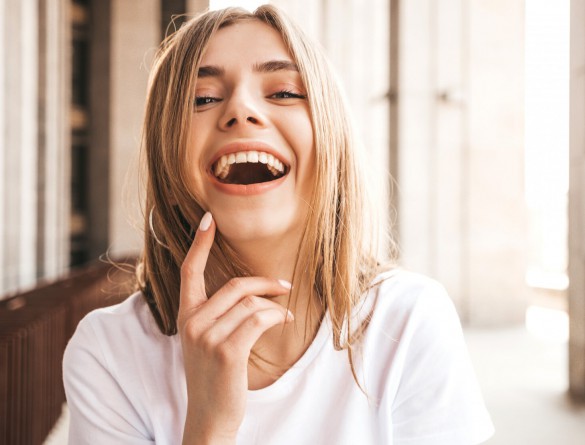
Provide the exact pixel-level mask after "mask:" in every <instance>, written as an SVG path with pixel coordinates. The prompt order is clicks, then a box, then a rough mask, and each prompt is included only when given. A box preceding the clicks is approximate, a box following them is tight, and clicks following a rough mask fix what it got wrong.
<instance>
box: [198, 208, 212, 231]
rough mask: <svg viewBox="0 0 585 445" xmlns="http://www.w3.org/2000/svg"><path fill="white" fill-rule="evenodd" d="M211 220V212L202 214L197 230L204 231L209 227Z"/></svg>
mask: <svg viewBox="0 0 585 445" xmlns="http://www.w3.org/2000/svg"><path fill="white" fill-rule="evenodd" d="M211 221H213V217H212V216H211V213H209V212H207V213H206V214H205V215H203V218H201V222H200V223H199V230H201V231H202V232H205V231H206V230H207V229H209V226H210V225H211Z"/></svg>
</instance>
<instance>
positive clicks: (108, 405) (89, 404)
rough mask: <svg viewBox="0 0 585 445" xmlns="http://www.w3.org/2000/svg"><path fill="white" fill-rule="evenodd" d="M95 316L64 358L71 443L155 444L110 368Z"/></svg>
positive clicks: (80, 330)
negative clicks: (95, 330) (94, 324)
mask: <svg viewBox="0 0 585 445" xmlns="http://www.w3.org/2000/svg"><path fill="white" fill-rule="evenodd" d="M91 316H92V314H90V315H89V316H88V317H86V318H84V319H83V320H82V321H81V323H80V324H79V326H78V327H77V330H76V332H75V334H74V336H73V338H72V339H71V340H70V341H69V344H68V345H67V348H66V350H65V355H64V358H63V381H64V385H65V393H66V396H67V404H68V407H69V411H70V427H69V443H70V444H75V445H84V444H128V445H146V444H154V440H152V439H151V438H149V434H148V432H147V430H146V428H145V426H144V422H143V421H142V419H141V417H140V415H139V414H138V413H137V411H136V409H135V407H134V406H133V405H132V403H131V402H130V401H129V400H128V398H127V396H126V394H125V393H124V389H123V388H122V387H121V386H120V384H119V383H118V381H117V379H116V378H115V376H114V375H113V374H112V372H111V370H110V369H109V367H108V364H107V360H106V358H105V356H104V353H103V350H102V348H101V347H100V343H99V340H98V338H97V336H96V335H95V332H94V330H93V327H92V324H91Z"/></svg>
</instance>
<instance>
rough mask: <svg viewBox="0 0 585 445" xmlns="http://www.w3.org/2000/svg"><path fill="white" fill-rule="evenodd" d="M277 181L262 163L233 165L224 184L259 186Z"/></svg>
mask: <svg viewBox="0 0 585 445" xmlns="http://www.w3.org/2000/svg"><path fill="white" fill-rule="evenodd" d="M274 179H276V178H275V176H274V175H273V174H272V173H270V171H269V170H268V169H267V168H266V166H265V165H264V164H262V163H248V162H246V163H242V164H232V166H231V168H230V171H229V173H228V175H227V177H226V178H225V179H224V182H227V183H229V184H245V185H249V184H258V183H260V182H268V181H272V180H274Z"/></svg>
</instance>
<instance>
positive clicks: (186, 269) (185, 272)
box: [181, 260, 195, 280]
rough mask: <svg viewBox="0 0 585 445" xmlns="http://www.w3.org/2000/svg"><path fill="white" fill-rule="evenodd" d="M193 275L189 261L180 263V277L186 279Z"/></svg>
mask: <svg viewBox="0 0 585 445" xmlns="http://www.w3.org/2000/svg"><path fill="white" fill-rule="evenodd" d="M194 275H195V273H194V271H193V269H192V268H191V264H190V262H189V261H188V260H185V261H183V264H181V279H182V280H188V279H190V278H193V276H194Z"/></svg>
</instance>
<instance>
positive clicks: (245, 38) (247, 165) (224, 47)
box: [187, 20, 315, 244]
mask: <svg viewBox="0 0 585 445" xmlns="http://www.w3.org/2000/svg"><path fill="white" fill-rule="evenodd" d="M194 96H195V97H196V99H195V100H196V109H197V110H196V112H195V113H193V116H192V119H191V127H190V132H189V146H188V148H187V153H188V155H187V162H188V166H189V167H188V168H189V169H190V180H191V183H190V184H189V187H191V190H192V191H193V192H194V193H195V195H196V196H197V198H198V200H199V201H200V203H201V205H202V206H203V207H204V208H205V209H206V210H209V211H211V212H212V213H213V215H214V218H215V221H216V223H217V226H218V228H219V230H220V231H221V232H222V234H223V236H224V237H225V238H226V239H227V240H228V241H233V242H236V244H237V242H249V241H257V240H261V239H264V240H270V239H274V240H277V239H278V240H279V242H288V241H290V242H295V240H296V241H298V234H299V233H301V232H302V229H303V225H304V222H305V218H306V216H307V212H308V206H309V199H310V194H311V191H312V187H313V179H314V159H315V158H314V146H313V128H312V124H311V119H310V116H309V107H308V102H307V99H306V90H305V87H304V85H303V83H302V82H301V77H300V74H299V72H298V70H297V67H296V65H295V64H294V62H293V59H292V57H291V56H290V54H289V52H288V50H287V48H286V46H285V45H284V42H283V41H282V38H281V37H280V34H278V32H277V31H275V30H274V29H272V28H271V27H270V26H268V25H266V24H264V23H262V22H260V21H258V20H251V21H245V22H240V23H236V24H233V25H229V26H227V27H225V28H222V29H220V30H219V31H218V32H217V33H216V34H215V35H214V36H213V38H212V39H211V40H210V42H209V46H208V49H207V50H206V52H205V54H204V55H203V59H202V61H201V64H200V68H199V73H198V80H197V85H196V90H195V92H194Z"/></svg>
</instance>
